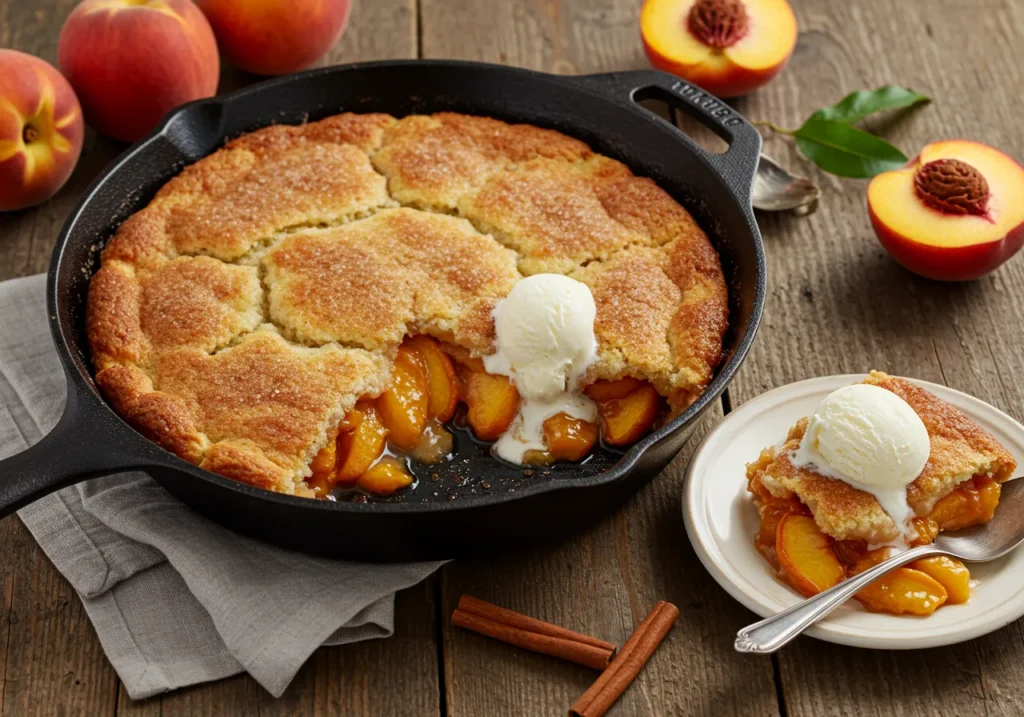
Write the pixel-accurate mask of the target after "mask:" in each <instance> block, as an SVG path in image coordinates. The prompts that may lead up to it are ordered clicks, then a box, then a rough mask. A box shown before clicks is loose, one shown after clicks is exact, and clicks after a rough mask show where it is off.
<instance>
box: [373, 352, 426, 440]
mask: <svg viewBox="0 0 1024 717" xmlns="http://www.w3.org/2000/svg"><path fill="white" fill-rule="evenodd" d="M428 406H429V398H428V395H427V370H426V368H425V366H424V360H423V357H422V356H421V355H420V353H419V352H418V351H416V350H415V349H412V348H410V347H409V346H406V345H402V346H399V347H398V355H397V356H396V357H395V367H394V369H392V371H391V383H390V384H389V385H388V388H387V389H386V390H385V391H384V393H382V394H381V395H380V396H379V397H378V398H377V409H378V410H379V411H380V417H381V420H382V421H383V422H384V426H385V427H386V428H387V429H388V436H389V438H390V440H391V442H392V443H394V444H395V445H396V446H397V447H398V448H400V449H402V450H403V451H408V450H411V449H412V448H414V447H415V446H416V444H417V443H419V441H420V436H422V435H423V429H424V428H426V426H427V410H428Z"/></svg>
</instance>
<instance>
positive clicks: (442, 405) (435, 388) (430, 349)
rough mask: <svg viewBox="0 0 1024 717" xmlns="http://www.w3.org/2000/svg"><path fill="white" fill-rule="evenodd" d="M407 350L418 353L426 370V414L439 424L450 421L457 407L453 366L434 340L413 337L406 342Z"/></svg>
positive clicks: (456, 381)
mask: <svg viewBox="0 0 1024 717" xmlns="http://www.w3.org/2000/svg"><path fill="white" fill-rule="evenodd" d="M406 343H407V344H408V346H409V348H411V349H414V350H415V351H418V352H419V354H420V356H422V357H423V365H424V367H425V368H426V369H427V394H428V395H429V401H428V405H427V414H428V416H429V417H430V418H436V419H437V420H438V421H440V422H441V423H445V422H446V421H450V420H451V418H452V416H454V415H455V409H456V408H458V406H459V378H458V375H457V374H456V373H455V364H453V363H452V360H451V358H449V356H448V354H446V353H445V352H444V351H442V350H441V345H440V344H439V343H438V342H437V340H436V339H432V338H431V337H429V336H423V335H420V336H413V337H412V338H411V339H409V340H408V341H407V342H406Z"/></svg>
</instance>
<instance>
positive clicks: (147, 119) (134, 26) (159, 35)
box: [57, 0, 220, 142]
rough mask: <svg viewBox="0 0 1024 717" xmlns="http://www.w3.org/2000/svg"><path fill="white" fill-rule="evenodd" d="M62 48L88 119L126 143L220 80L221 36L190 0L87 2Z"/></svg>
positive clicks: (72, 18) (71, 20) (64, 66)
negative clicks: (219, 41)
mask: <svg viewBox="0 0 1024 717" xmlns="http://www.w3.org/2000/svg"><path fill="white" fill-rule="evenodd" d="M57 54H58V60H59V63H60V68H61V70H62V71H63V72H64V74H65V75H66V76H67V78H68V81H69V82H70V83H71V86H72V87H74V88H75V91H76V92H77V93H78V97H79V99H80V100H81V101H82V107H83V108H84V110H85V119H86V121H87V122H88V123H89V124H91V125H92V126H93V127H95V128H96V131H97V132H100V133H101V134H105V135H108V136H110V137H114V138H115V139H120V140H125V141H128V142H132V141H135V140H137V139H140V138H141V137H144V136H145V135H146V133H148V132H149V131H150V130H152V129H153V127H154V126H155V125H156V124H157V122H159V121H160V118H161V117H163V116H164V115H165V114H166V113H167V112H168V111H170V110H171V109H173V108H175V107H177V106H178V105H180V104H183V103H185V102H189V101H191V100H195V99H199V98H201V97H210V96H211V95H213V94H214V93H215V92H216V91H217V81H218V80H219V79H220V59H219V57H218V55H217V42H216V40H215V39H214V36H213V31H212V30H211V29H210V23H208V22H207V21H206V18H205V17H204V16H203V13H201V12H200V11H199V8H197V7H196V6H195V4H194V3H193V2H192V0H85V1H84V2H83V3H82V4H81V5H79V6H78V7H76V8H75V9H74V11H72V13H71V15H69V16H68V19H67V22H66V23H65V24H64V29H63V30H61V33H60V44H59V45H58V48H57Z"/></svg>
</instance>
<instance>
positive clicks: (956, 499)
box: [928, 477, 1002, 530]
mask: <svg viewBox="0 0 1024 717" xmlns="http://www.w3.org/2000/svg"><path fill="white" fill-rule="evenodd" d="M1001 492H1002V488H1001V486H1000V485H999V483H997V482H996V481H994V480H993V479H991V478H988V477H981V478H975V479H974V480H973V481H966V482H965V483H964V484H963V485H961V486H960V487H958V488H957V489H956V490H954V491H953V492H952V493H950V494H949V495H947V496H946V497H944V498H943V499H942V500H940V501H939V502H938V503H936V504H935V507H934V508H932V512H931V513H929V514H928V519H929V520H930V521H933V522H935V524H936V526H937V529H938V530H963V529H964V528H969V527H971V526H972V525H980V524H982V523H987V522H988V521H990V520H992V516H993V515H994V514H995V510H996V506H998V505H999V495H1000V493H1001Z"/></svg>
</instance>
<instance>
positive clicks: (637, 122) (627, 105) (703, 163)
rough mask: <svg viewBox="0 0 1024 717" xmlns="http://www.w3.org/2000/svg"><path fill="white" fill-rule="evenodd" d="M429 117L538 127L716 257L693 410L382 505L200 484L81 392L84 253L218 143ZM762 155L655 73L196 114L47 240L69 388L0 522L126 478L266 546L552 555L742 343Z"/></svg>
mask: <svg viewBox="0 0 1024 717" xmlns="http://www.w3.org/2000/svg"><path fill="white" fill-rule="evenodd" d="M650 98H659V99H663V100H666V101H667V102H668V103H669V104H670V105H671V106H673V107H677V108H681V109H683V110H685V111H686V112H688V113H689V114H691V115H694V116H696V117H697V118H699V119H700V120H701V121H702V122H703V123H704V124H706V125H707V126H708V127H710V128H711V129H712V130H714V131H715V133H716V134H718V135H719V136H720V137H722V138H723V139H724V140H726V141H727V142H728V143H729V149H728V151H727V152H725V153H724V154H720V155H714V154H710V153H708V152H706V151H704V150H703V149H701V148H700V147H699V146H698V145H697V144H696V143H695V142H693V141H692V140H691V139H689V138H688V137H687V136H686V135H684V134H683V133H682V132H680V131H679V130H678V129H676V128H675V127H674V126H672V125H670V124H669V123H667V122H665V121H664V120H662V119H661V118H659V117H658V116H656V115H655V114H653V113H651V112H649V111H648V110H646V109H644V108H643V107H641V106H640V105H638V104H637V102H638V101H640V100H644V99H650ZM443 110H450V111H454V112H463V113H469V114H480V115H489V116H492V117H497V118H499V119H504V120H509V121H513V122H527V123H531V124H536V125H539V126H542V127H551V128H554V129H557V130H560V131H562V132H564V133H566V134H568V135H570V136H574V137H578V138H579V139H582V140H583V141H585V142H587V143H589V144H590V145H591V146H593V147H594V148H595V149H596V150H598V151H600V152H602V153H604V154H607V155H610V156H611V157H614V158H616V159H619V160H621V161H623V162H625V163H626V164H627V165H629V166H630V167H631V168H632V169H633V170H634V171H635V172H636V173H637V174H638V175H641V176H649V177H652V178H653V179H655V180H656V181H657V182H658V184H660V185H661V186H662V187H663V188H664V189H666V190H667V191H668V192H669V193H671V194H672V195H673V196H675V197H676V198H677V199H678V200H679V201H681V202H682V203H683V204H684V205H685V206H686V207H687V208H688V209H689V210H690V211H691V212H692V213H693V214H694V215H695V216H696V217H697V219H698V221H700V223H701V225H702V226H703V227H704V228H705V230H706V231H707V232H708V234H709V235H711V237H712V239H713V241H714V243H715V246H716V248H717V249H718V250H719V252H720V254H721V256H722V259H723V264H724V267H725V270H726V274H727V276H728V279H729V283H730V288H731V297H730V311H731V316H730V330H729V334H728V336H727V337H726V351H727V354H726V359H725V361H724V362H723V365H722V366H721V367H720V368H719V370H718V373H717V375H716V377H715V379H714V381H713V383H712V384H711V386H710V387H709V388H708V390H707V391H706V392H705V393H704V395H703V396H702V397H701V398H700V399H699V400H698V401H697V402H696V403H694V405H692V406H691V407H690V408H689V409H688V410H687V411H686V412H685V413H683V414H682V415H681V416H679V417H678V418H676V419H675V420H674V421H672V422H671V423H670V424H668V425H666V426H664V427H663V428H661V429H660V430H658V431H656V432H654V433H653V434H651V435H649V436H648V437H646V438H645V439H644V440H642V441H640V442H639V443H637V444H636V445H634V446H632V447H631V448H630V449H629V450H628V451H627V452H625V453H615V452H612V451H610V450H603V449H602V450H599V451H598V452H597V453H596V454H595V455H593V456H592V457H591V458H590V459H589V460H588V461H587V462H586V463H584V464H583V465H575V466H571V465H567V466H557V467H554V468H552V469H550V470H549V471H547V472H546V471H544V470H539V469H537V470H535V471H534V472H533V474H532V475H529V474H528V473H529V471H525V472H524V471H523V470H522V469H515V468H511V467H509V466H506V465H503V464H500V463H499V462H497V461H496V460H494V459H492V458H490V457H489V456H488V454H487V450H486V447H485V446H481V445H479V444H477V443H476V442H475V441H473V440H472V438H471V437H470V436H468V434H465V433H460V434H459V435H458V436H457V451H458V455H457V457H456V459H455V460H454V461H452V462H451V463H450V464H446V465H445V466H443V467H441V468H431V467H426V468H424V469H423V470H420V471H418V473H417V476H418V478H419V480H418V483H417V485H416V487H415V488H414V489H413V490H411V491H409V492H408V493H407V494H406V495H404V496H401V497H397V498H391V499H388V500H369V501H364V502H360V501H359V500H351V501H340V502H337V503H333V502H326V501H314V500H307V499H302V498H294V497H291V496H285V495H278V494H275V493H271V492H267V491H264V490H260V489H257V488H252V487H249V486H246V485H243V484H240V483H236V482H234V481H231V480H227V479H225V478H222V477H220V476H218V475H215V474H213V473H209V472H207V471H204V470H200V469H199V468H197V467H195V466H193V465H191V464H189V463H187V462H185V461H183V460H181V459H179V458H178V457H177V456H175V455H172V454H171V453H168V452H167V451H164V450H163V449H162V448H160V447H158V446H157V445H156V444H154V443H152V442H150V441H149V440H147V439H145V438H144V437H143V436H142V435H140V434H139V433H137V432H135V430H133V429H132V428H131V427H130V426H128V424H126V423H125V422H124V421H122V420H121V418H120V417H119V416H118V415H117V414H116V413H115V412H114V411H113V410H112V409H111V408H110V407H109V406H108V405H107V404H106V403H105V402H104V401H103V399H102V398H101V397H100V395H99V393H98V392H97V389H96V386H95V384H94V382H93V379H92V373H91V368H90V361H89V349H88V343H87V341H86V337H85V330H84V321H83V316H84V311H85V299H86V292H87V288H88V284H89V280H90V278H91V276H92V273H93V272H94V271H95V269H96V265H97V263H98V253H97V252H98V248H99V246H100V245H101V244H102V243H103V242H104V241H105V240H106V239H108V238H109V237H110V235H111V234H112V232H113V231H114V229H115V228H116V227H117V226H118V224H119V223H120V222H122V221H123V220H124V219H125V218H126V217H128V216H129V215H130V214H132V213H133V212H135V211H136V210H138V209H140V208H142V207H143V206H144V205H145V204H146V203H147V202H148V201H149V199H150V198H151V197H152V196H153V194H154V193H155V192H156V190H157V189H158V188H159V187H160V186H161V185H163V184H164V183H165V182H166V181H167V180H168V179H169V178H170V177H171V176H173V175H174V174H176V173H177V172H178V171H180V169H181V168H182V167H183V166H184V165H186V164H188V163H190V162H194V161H195V160H197V159H199V158H201V157H203V156H205V155H207V154H209V153H210V152H212V151H214V150H215V149H217V148H218V147H220V146H221V145H222V144H223V143H224V141H225V139H227V138H230V137H234V136H236V135H239V134H241V133H243V132H246V131H250V130H253V129H257V128H259V127H263V126H265V125H268V124H272V123H293V124H294V123H299V122H302V121H304V120H307V119H319V118H321V117H324V116H327V115H331V114H335V113H337V112H342V111H355V112H389V113H391V114H393V115H395V116H403V115H406V114H410V113H429V112H438V111H443ZM760 147H761V138H760V135H759V134H758V133H757V131H756V130H755V129H754V128H753V127H751V126H750V125H749V124H748V123H747V122H746V121H745V120H743V119H742V118H741V117H740V116H738V115H737V114H736V113H735V112H734V111H733V110H732V109H730V108H729V107H728V106H727V105H725V104H724V103H722V102H721V101H719V100H717V99H715V98H714V97H711V96H710V95H708V94H706V93H704V92H703V91H701V90H699V89H698V88H696V87H694V86H692V85H690V84H687V83H686V82H683V81H682V80H679V79H676V78H675V77H672V76H671V75H667V74H664V73H660V72H654V71H635V72H617V73H611V74H605V75H592V76H585V77H556V76H553V75H547V74H541V73H537V72H529V71H525V70H519V69H512V68H508V67H502V66H498V65H487V64H479V63H468V62H434V61H398V62H378V63H371V64H362V65H347V66H342V67H331V68H325V69H320V70H313V71H311V72H306V73H303V74H300V75H295V76H291V77H287V78H282V79H278V80H272V81H269V82H265V83H263V84H259V85H256V86H253V87H249V88H247V89H245V90H242V91H240V92H236V93H234V94H232V95H228V96H226V97H219V98H214V99H209V100H201V101H198V102H194V103H192V104H189V105H186V106H184V107H182V108H180V109H178V110H176V111H174V112H172V113H171V114H170V115H168V117H167V118H165V119H164V121H163V123H162V124H161V125H160V126H159V127H158V128H157V130H156V131H155V132H154V133H153V134H152V135H150V136H149V137H148V138H147V139H145V140H143V141H142V142H140V143H138V144H136V145H134V146H133V147H131V148H130V149H129V150H128V151H127V152H125V154H124V155H123V156H122V157H121V158H120V159H118V160H117V161H116V162H115V163H114V164H113V166H112V167H111V168H110V169H109V170H108V171H107V172H105V173H104V174H103V175H102V176H101V177H99V178H98V179H97V180H96V181H95V182H94V183H93V185H92V187H90V189H89V190H88V191H87V192H86V194H85V197H84V198H83V199H82V201H81V202H80V203H79V205H78V206H77V207H76V208H75V210H74V211H73V212H72V213H71V216H70V217H69V218H68V220H67V222H66V223H65V225H64V228H63V229H62V231H61V233H60V236H59V237H58V239H57V246H56V248H55V249H54V254H53V261H52V263H51V265H50V271H49V276H48V282H47V302H48V307H49V316H50V322H51V324H50V326H51V329H52V332H53V339H54V342H55V343H56V346H57V352H58V354H59V355H60V358H61V361H62V362H63V366H64V371H65V373H66V376H67V382H68V397H67V407H66V408H65V411H64V414H63V417H62V418H61V419H60V421H59V423H58V424H57V426H56V428H54V429H53V431H52V432H51V433H50V434H49V435H47V436H46V437H45V438H43V439H42V440H41V441H40V442H39V443H37V444H36V445H34V446H33V447H32V448H30V449H29V450H27V451H25V452H23V453H21V454H19V455H16V456H13V457H11V458H8V459H7V460H5V461H2V462H0V516H2V515H6V514H8V513H10V512H12V511H14V510H16V509H17V508H19V507H21V506H23V505H25V504H26V503H29V502H31V501H33V500H36V499H38V498H40V497H42V496H44V495H46V494H48V493H50V492H52V491H55V490H57V489H58V488H61V487H63V486H66V485H69V484H71V483H75V482H78V481H81V480H85V479H86V478H91V477H96V476H101V475H106V474H110V473H116V472H120V471H125V470H128V469H141V470H145V471H146V472H148V473H149V474H150V475H152V476H153V477H154V478H156V479H157V480H158V481H159V482H160V483H161V484H163V486H164V487H165V488H166V489H167V490H169V491H170V492H171V493H173V494H174V495H176V496H177V497H178V498H180V499H181V500H183V501H185V502H186V503H188V504H189V505H191V506H192V507H193V508H195V509H196V510H198V511H200V512H202V513H204V514H206V515H207V516H209V517H210V518H212V519H213V520H215V521H218V522H220V523H222V524H224V525H226V526H229V527H231V528H234V529H236V530H239V531H241V532H244V533H248V534H250V535H253V536H255V537H258V538H262V539H265V540H267V541H270V542H274V543H278V544H283V545H286V546H289V547H293V548H298V549H300V550H304V551H307V552H315V553H321V554H326V555H330V556H335V557H345V558H351V559H362V560H415V559H426V558H453V557H459V556H464V555H469V554H481V553H486V552H489V551H493V550H495V549H498V548H506V547H514V546H518V545H523V544H527V543H530V542H532V541H535V540H538V539H542V538H543V539H549V538H551V537H554V536H557V535H559V534H564V533H566V532H568V531H572V530H575V529H578V528H579V527H581V526H583V525H586V524H588V523H591V522H594V521H596V520H597V519H598V518H599V517H600V516H602V515H604V514H606V513H608V512H610V511H611V510H612V509H614V508H615V507H616V506H617V505H618V504H619V503H620V502H621V501H622V500H624V499H625V497H626V496H628V495H629V494H630V493H631V492H633V491H635V490H636V489H637V488H638V487H640V486H641V485H643V484H644V483H645V482H646V481H648V480H650V479H651V478H652V477H653V476H655V475H656V474H657V473H658V472H660V471H661V469H662V468H664V467H665V465H666V464H667V463H668V462H669V461H670V460H671V459H672V457H673V456H674V455H675V454H676V453H677V452H678V451H679V449H680V448H682V446H683V444H684V443H685V442H686V440H687V438H689V435H690V433H691V432H692V429H693V425H694V422H695V419H696V418H697V416H698V415H699V414H700V413H701V412H702V411H703V410H704V409H705V408H707V407H708V406H709V405H710V404H711V403H712V402H713V401H714V400H715V399H717V398H718V396H719V395H720V394H721V393H722V391H723V389H724V388H725V386H726V384H727V383H728V382H729V380H730V379H731V378H732V376H733V374H734V373H735V372H736V369H737V368H738V367H739V365H740V363H741V362H742V360H743V358H744V356H745V355H746V353H747V349H748V348H749V347H750V344H751V342H752V340H753V338H754V334H755V332H756V330H757V324H758V321H759V319H760V317H761V310H762V305H763V302H764V297H765V260H764V250H763V247H762V244H761V236H760V234H759V232H758V229H757V225H756V224H755V222H754V216H753V213H752V210H751V206H750V191H751V184H752V180H753V176H754V171H755V169H756V167H757V160H758V154H759V151H760Z"/></svg>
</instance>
